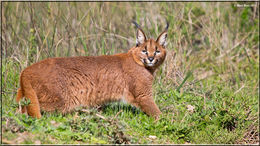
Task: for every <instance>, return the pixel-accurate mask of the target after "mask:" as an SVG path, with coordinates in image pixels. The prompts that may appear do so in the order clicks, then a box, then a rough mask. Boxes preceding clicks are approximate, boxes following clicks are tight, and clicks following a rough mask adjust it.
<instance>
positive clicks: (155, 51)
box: [135, 39, 166, 67]
mask: <svg viewBox="0 0 260 146" xmlns="http://www.w3.org/2000/svg"><path fill="white" fill-rule="evenodd" d="M135 54H136V56H137V57H138V59H139V60H140V61H141V62H142V63H143V65H144V66H146V67H157V66H159V65H160V64H162V62H163V61H164V59H165V56H166V50H165V48H164V47H163V46H161V45H159V43H157V42H156V41H154V40H153V39H149V40H147V41H145V42H144V43H143V44H141V45H140V46H138V47H137V48H136V49H135Z"/></svg>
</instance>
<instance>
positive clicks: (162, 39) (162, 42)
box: [156, 22, 169, 47]
mask: <svg viewBox="0 0 260 146" xmlns="http://www.w3.org/2000/svg"><path fill="white" fill-rule="evenodd" d="M168 27H169V23H168V22H167V26H166V28H165V30H164V31H163V32H162V33H161V34H160V35H159V37H158V38H157V40H156V42H157V43H159V45H161V46H163V47H165V46H166V45H167V42H166V38H167V31H168Z"/></svg>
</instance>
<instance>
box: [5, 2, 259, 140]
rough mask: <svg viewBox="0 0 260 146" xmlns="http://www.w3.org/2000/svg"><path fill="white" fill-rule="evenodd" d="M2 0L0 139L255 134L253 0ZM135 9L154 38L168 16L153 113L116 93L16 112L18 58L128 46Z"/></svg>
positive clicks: (23, 63) (21, 64)
mask: <svg viewBox="0 0 260 146" xmlns="http://www.w3.org/2000/svg"><path fill="white" fill-rule="evenodd" d="M1 4H2V5H3V7H2V8H3V9H2V16H3V17H2V21H3V22H2V34H3V43H2V48H3V51H2V52H3V53H2V57H3V58H2V62H1V63H2V68H1V69H2V78H1V83H2V89H3V91H2V94H1V96H2V115H1V116H2V126H1V130H2V143H7V144H11V143H15V144H37V143H38V144H39V143H41V144H86V143H87V144H123V143H125V144H130V143H131V144H185V143H191V144H257V143H259V127H258V125H259V77H258V76H259V28H258V26H259V19H258V18H259V13H258V11H259V7H258V4H257V3H255V2H250V3H246V4H248V5H252V7H237V6H236V5H237V4H244V3H242V2H225V3H224V2H223V3H197V2H196V3H195V2H189V3H166V2H162V3H136V2H124V3H112V2H110V3H101V2H100V3H99V2H95V3H78V2H71V3H57V2H52V3H45V2H37V3H27V2H2V3H1ZM133 19H135V20H136V21H137V22H139V23H140V25H141V26H142V27H143V29H144V31H145V33H146V34H147V36H149V37H153V38H156V37H157V35H158V34H159V33H160V32H161V31H162V30H163V28H164V27H165V24H166V23H165V19H167V20H168V21H169V22H170V27H169V32H168V46H167V58H166V60H165V62H164V64H163V65H162V66H161V67H160V68H159V69H158V70H157V71H156V76H155V80H154V85H153V91H154V92H153V94H154V99H155V101H156V103H157V105H158V106H159V108H160V110H161V111H162V113H163V114H162V116H161V118H160V119H159V120H158V121H155V120H154V119H153V118H151V117H148V116H147V115H146V114H144V113H143V112H142V111H141V110H140V109H137V108H135V107H133V106H131V105H128V104H123V103H110V104H107V105H104V106H102V107H101V108H98V109H97V108H83V107H79V108H78V109H76V110H75V111H74V112H71V113H68V114H65V115H62V114H60V113H58V112H53V113H48V112H43V113H42V115H43V116H42V118H41V119H35V118H32V117H30V116H27V115H24V114H20V113H18V112H17V108H18V107H19V105H18V104H17V103H15V97H16V94H17V93H16V92H17V89H18V88H19V74H20V72H21V71H22V70H23V69H24V68H26V67H27V66H29V65H31V64H33V63H35V62H37V61H40V60H42V59H45V58H48V57H60V56H90V55H103V54H106V55H110V54H115V53H122V52H127V50H128V49H130V48H131V47H132V46H134V45H135V44H134V42H135V32H136V30H135V28H134V26H133V25H132V24H131V21H132V20H133ZM22 104H26V103H22Z"/></svg>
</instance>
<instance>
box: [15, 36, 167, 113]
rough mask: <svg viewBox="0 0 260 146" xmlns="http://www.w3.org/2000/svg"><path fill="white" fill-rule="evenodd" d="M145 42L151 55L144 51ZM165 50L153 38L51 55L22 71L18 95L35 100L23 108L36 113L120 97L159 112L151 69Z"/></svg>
mask: <svg viewBox="0 0 260 146" xmlns="http://www.w3.org/2000/svg"><path fill="white" fill-rule="evenodd" d="M163 33H166V31H164V32H163ZM142 35H144V34H142ZM160 36H161V35H160ZM166 36H167V35H166ZM158 39H160V38H158ZM158 39H157V40H158ZM145 46H146V48H147V51H148V52H147V55H145V54H144V53H141V51H142V50H143V49H144V48H145ZM155 46H157V50H159V51H160V54H159V55H154V60H155V59H156V60H157V62H156V63H155V64H154V65H153V66H147V65H146V64H145V63H144V62H142V60H143V59H147V57H149V55H152V54H154V52H155V48H156V47H155ZM165 56H166V51H165V48H164V46H162V45H160V44H159V43H158V41H154V40H152V39H149V40H145V42H143V43H142V44H139V45H138V46H137V47H133V48H131V49H130V50H129V51H128V52H127V53H122V54H116V55H111V56H108V55H104V56H88V57H83V56H82V57H69V58H49V59H46V60H43V61H40V62H38V63H35V64H33V65H31V66H29V67H27V68H26V69H25V70H23V71H22V73H21V75H20V86H21V87H20V88H19V89H18V93H17V98H16V101H17V102H19V101H20V99H21V98H23V97H26V98H29V99H30V101H31V103H30V104H29V106H27V107H24V108H23V112H27V113H28V114H29V115H31V116H33V117H37V118H40V117H41V113H40V110H44V111H54V110H58V111H60V112H62V113H66V112H69V111H71V110H73V109H74V108H75V107H77V106H81V105H83V106H97V105H102V104H104V103H107V102H112V101H120V100H125V101H127V102H128V103H130V104H132V105H134V106H136V107H138V108H140V109H141V110H142V111H144V112H145V113H147V114H148V115H151V116H153V117H158V116H159V115H160V113H161V112H160V110H159V108H158V107H157V105H156V104H155V102H154V100H153V97H152V82H153V72H154V71H155V69H156V68H157V67H158V66H159V65H160V64H162V63H163V61H164V59H165Z"/></svg>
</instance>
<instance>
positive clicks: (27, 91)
mask: <svg viewBox="0 0 260 146" xmlns="http://www.w3.org/2000/svg"><path fill="white" fill-rule="evenodd" d="M23 89H24V96H25V98H27V99H30V104H29V105H28V106H27V107H26V110H27V113H28V115H30V116H32V117H36V118H38V119H39V118H41V112H40V104H39V101H38V98H37V95H36V93H35V91H34V89H33V88H32V86H31V84H24V86H23Z"/></svg>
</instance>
